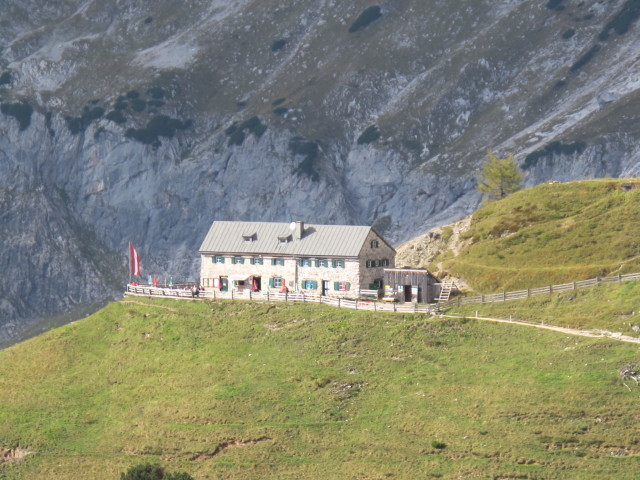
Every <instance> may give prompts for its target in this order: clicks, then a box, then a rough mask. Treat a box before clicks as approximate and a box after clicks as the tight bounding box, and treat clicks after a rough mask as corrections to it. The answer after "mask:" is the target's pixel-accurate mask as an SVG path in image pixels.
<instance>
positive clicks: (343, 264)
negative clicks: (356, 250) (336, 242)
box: [340, 260, 346, 268]
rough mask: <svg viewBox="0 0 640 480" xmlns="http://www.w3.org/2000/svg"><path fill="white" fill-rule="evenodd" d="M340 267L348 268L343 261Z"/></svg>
mask: <svg viewBox="0 0 640 480" xmlns="http://www.w3.org/2000/svg"><path fill="white" fill-rule="evenodd" d="M340 265H341V267H342V268H345V267H346V265H345V261H344V260H342V263H341V264H340Z"/></svg>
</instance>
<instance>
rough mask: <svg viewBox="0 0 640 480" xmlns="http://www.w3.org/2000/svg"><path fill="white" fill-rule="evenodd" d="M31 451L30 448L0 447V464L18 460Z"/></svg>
mask: <svg viewBox="0 0 640 480" xmlns="http://www.w3.org/2000/svg"><path fill="white" fill-rule="evenodd" d="M31 453H33V451H31V449H30V448H28V447H27V448H21V447H18V448H0V465H2V464H3V463H14V462H19V461H20V460H22V459H23V458H24V457H26V456H27V455H29V454H31Z"/></svg>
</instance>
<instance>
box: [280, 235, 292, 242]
mask: <svg viewBox="0 0 640 480" xmlns="http://www.w3.org/2000/svg"><path fill="white" fill-rule="evenodd" d="M291 238H292V237H291V235H287V236H286V237H278V241H279V242H280V243H287V242H290V241H291Z"/></svg>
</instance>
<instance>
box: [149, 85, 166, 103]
mask: <svg viewBox="0 0 640 480" xmlns="http://www.w3.org/2000/svg"><path fill="white" fill-rule="evenodd" d="M147 95H149V96H150V97H151V98H155V99H156V100H160V99H162V98H164V90H163V89H162V88H161V87H158V86H155V87H151V88H150V89H149V90H147Z"/></svg>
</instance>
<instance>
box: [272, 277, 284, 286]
mask: <svg viewBox="0 0 640 480" xmlns="http://www.w3.org/2000/svg"><path fill="white" fill-rule="evenodd" d="M269 286H270V287H271V288H280V287H282V278H280V277H273V278H270V279H269Z"/></svg>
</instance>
